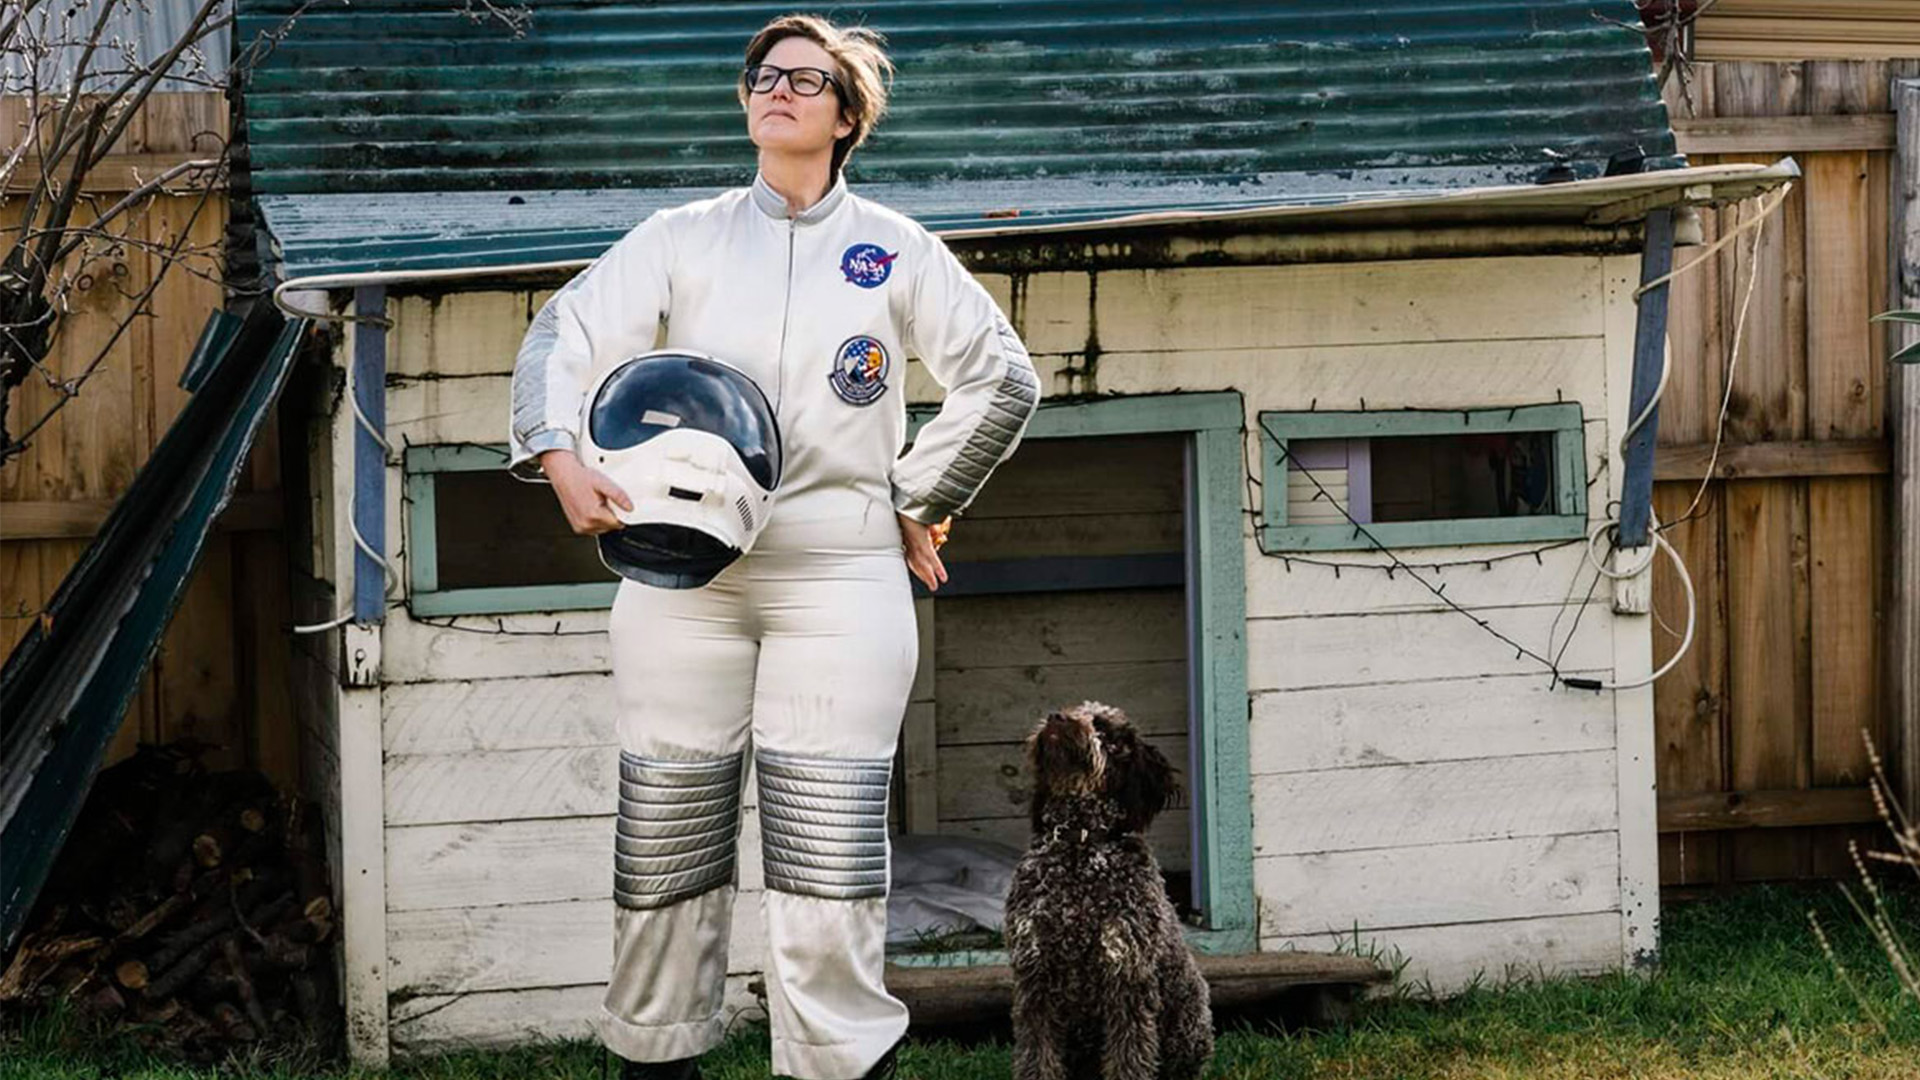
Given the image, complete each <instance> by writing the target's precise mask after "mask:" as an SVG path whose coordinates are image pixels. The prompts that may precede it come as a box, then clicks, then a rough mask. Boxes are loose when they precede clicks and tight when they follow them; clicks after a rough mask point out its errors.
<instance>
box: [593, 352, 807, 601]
mask: <svg viewBox="0 0 1920 1080" xmlns="http://www.w3.org/2000/svg"><path fill="white" fill-rule="evenodd" d="M580 429H581V430H580V456H581V459H582V460H583V461H584V462H585V463H586V464H587V465H589V466H591V467H593V468H595V469H598V470H600V471H601V472H603V473H605V474H606V475H607V477H608V478H609V479H611V480H612V481H613V482H614V483H616V484H618V485H620V487H621V489H622V490H624V491H625V492H626V493H627V498H628V499H629V500H630V501H631V502H632V503H633V509H631V510H622V509H620V508H619V507H618V506H615V507H614V508H613V509H614V513H615V515H616V516H618V517H619V518H620V520H621V522H622V523H623V525H622V527H621V528H619V529H615V530H613V531H612V532H607V533H602V534H600V537H599V540H600V561H601V562H604V563H605V564H606V565H607V569H609V570H612V571H613V572H614V573H617V574H619V575H620V576H621V577H624V578H628V579H630V580H632V581H638V582H642V583H644V584H647V585H653V586H657V587H659V588H663V589H697V588H699V587H701V586H703V585H705V584H706V583H707V582H709V581H712V580H713V578H714V576H715V575H716V574H718V573H720V571H722V570H724V569H726V568H727V567H728V566H729V565H731V564H732V563H733V561H734V560H735V559H738V558H739V557H740V556H741V555H743V554H745V553H746V552H748V551H750V550H752V548H753V542H754V540H755V538H757V537H758V536H759V535H760V530H761V529H763V528H765V527H766V523H767V515H768V512H769V510H770V509H771V507H772V503H773V493H774V491H775V490H776V489H777V488H778V487H779V486H780V466H781V452H780V427H779V424H778V423H777V421H776V420H775V419H774V415H773V408H772V406H770V405H768V404H767V396H766V394H765V393H763V392H762V391H761V390H760V387H759V386H758V385H757V384H756V383H755V382H754V381H753V380H752V379H750V378H748V377H747V375H746V373H745V372H742V371H741V370H740V369H739V368H737V367H734V366H733V365H731V364H728V363H726V362H724V361H721V360H716V359H714V358H713V357H711V356H705V355H703V354H701V353H696V352H689V351H686V350H684V349H665V350H659V351H655V352H647V353H642V354H640V355H638V356H634V357H630V358H628V359H626V360H623V361H621V362H619V363H617V364H614V365H613V366H612V367H610V368H609V369H608V370H607V371H606V372H605V373H603V374H602V375H601V376H600V377H599V378H598V379H596V380H594V383H593V387H592V389H591V391H590V392H589V393H588V394H587V397H586V401H585V404H584V406H583V409H582V413H581V425H580Z"/></svg>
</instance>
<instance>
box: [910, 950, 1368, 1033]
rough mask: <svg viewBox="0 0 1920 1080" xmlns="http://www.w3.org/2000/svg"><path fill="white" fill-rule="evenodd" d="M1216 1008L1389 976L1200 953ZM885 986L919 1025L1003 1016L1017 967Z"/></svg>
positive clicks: (950, 971) (1344, 960) (936, 971)
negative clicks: (1288, 991)
mask: <svg viewBox="0 0 1920 1080" xmlns="http://www.w3.org/2000/svg"><path fill="white" fill-rule="evenodd" d="M1198 960H1199V962H1200V974H1201V975H1203V976H1205V978H1206V980H1207V988H1208V991H1209V996H1210V997H1211V999H1212V1003H1213V1005H1214V1007H1216V1008H1219V1007H1223V1006H1235V1005H1247V1004H1251V1003H1253V1002H1257V1001H1261V1000H1263V999H1265V998H1268V997H1271V996H1273V995H1276V994H1278V993H1280V992H1281V991H1284V990H1290V989H1293V988H1296V987H1302V986H1326V987H1355V986H1369V985H1373V984H1375V983H1382V982H1386V981H1387V980H1388V979H1389V978H1391V975H1390V973H1389V972H1387V971H1386V970H1385V969H1384V968H1382V967H1380V965H1378V964H1376V963H1374V962H1373V961H1371V960H1364V959H1361V958H1360V957H1356V956H1344V955H1339V954H1335V953H1320V952H1295V951H1286V952H1267V953H1253V954H1250V955H1246V956H1201V957H1198ZM886 981H887V990H888V991H890V992H891V993H892V994H893V995H894V996H895V997H898V998H899V999H900V1000H902V1001H904V1002H906V1004H907V1009H908V1011H909V1012H910V1013H911V1014H912V1016H913V1019H914V1022H915V1023H918V1024H952V1023H962V1022H967V1021H978V1020H982V1019H986V1018H991V1017H999V1016H1005V1015H1007V1013H1008V1012H1009V1011H1010V1010H1011V1009H1012V1007H1013V969H1012V968H1011V967H1008V966H1006V965H1004V964H983V965H979V966H975V967H900V966H897V965H893V964H889V965H887V974H886Z"/></svg>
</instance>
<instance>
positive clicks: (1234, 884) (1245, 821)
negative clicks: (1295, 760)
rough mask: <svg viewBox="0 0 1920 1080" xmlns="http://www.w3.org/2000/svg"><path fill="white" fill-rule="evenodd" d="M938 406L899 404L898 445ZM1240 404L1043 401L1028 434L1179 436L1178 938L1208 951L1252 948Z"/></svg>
mask: <svg viewBox="0 0 1920 1080" xmlns="http://www.w3.org/2000/svg"><path fill="white" fill-rule="evenodd" d="M936 411H937V406H912V407H910V408H909V409H908V415H907V419H908V438H910V439H911V438H913V437H914V436H915V435H917V434H918V432H919V430H920V427H921V426H922V425H923V424H925V423H926V422H927V421H928V420H930V419H931V418H932V417H933V415H934V413H935V412H936ZM1246 415H1247V414H1246V405H1245V402H1244V400H1243V399H1242V398H1241V396H1240V394H1239V393H1237V392H1234V391H1214V392H1203V393H1186V394H1156V395H1148V396H1141V397H1122V398H1106V399H1102V400H1098V401H1087V402H1073V403H1063V404H1050V403H1043V404H1042V405H1041V407H1040V409H1039V411H1038V412H1036V413H1035V414H1034V417H1033V420H1032V422H1031V423H1029V424H1028V426H1027V433H1026V435H1025V438H1027V439H1070V438H1077V437H1086V436H1097V435H1153V434H1184V435H1186V436H1188V439H1187V481H1188V482H1187V515H1186V516H1187V545H1186V547H1187V574H1188V581H1187V605H1188V612H1189V615H1188V628H1189V643H1188V656H1189V661H1190V663H1189V670H1190V671H1191V672H1192V673H1193V674H1192V678H1191V680H1190V684H1189V693H1190V694H1191V695H1192V705H1191V712H1192V715H1193V721H1194V724H1195V728H1196V730H1194V731H1193V732H1192V734H1191V737H1190V743H1189V745H1190V746H1191V747H1193V751H1192V752H1193V753H1194V754H1195V757H1194V759H1193V760H1192V761H1190V762H1189V770H1188V771H1189V772H1190V773H1191V775H1190V776H1188V777H1187V786H1188V788H1189V792H1188V794H1189V797H1190V799H1191V808H1192V810H1193V811H1194V815H1195V818H1196V819H1197V820H1196V824H1195V826H1194V834H1193V841H1194V850H1193V866H1194V871H1195V874H1196V876H1197V877H1198V879H1199V889H1198V893H1199V896H1198V899H1199V901H1200V904H1199V906H1200V909H1201V913H1202V916H1203V917H1204V919H1205V925H1204V926H1200V927H1187V928H1186V935H1187V940H1188V942H1189V943H1190V944H1192V945H1193V946H1194V948H1196V949H1198V950H1200V951H1202V952H1209V953H1221V954H1243V953H1251V952H1254V951H1256V950H1257V948H1258V928H1257V927H1256V926H1255V905H1254V893H1253V795H1252V791H1253V780H1252V777H1251V775H1250V773H1249V765H1248V745H1247V742H1248V726H1249V723H1250V716H1249V706H1248V701H1247V576H1246V574H1247V571H1246V557H1247V549H1246V539H1245V537H1246V532H1245V522H1244V521H1243V519H1242V518H1243V514H1244V512H1245V502H1244V499H1245V495H1244V490H1245V485H1246V472H1245V466H1244V458H1243V456H1242V455H1243V450H1244V447H1245V445H1246V444H1245V439H1246ZM887 960H888V962H889V963H894V964H903V965H910V966H953V967H962V966H967V965H971V964H1004V963H1006V962H1007V961H1006V955H1005V953H1004V952H1000V951H998V950H968V951H963V952H946V953H903V954H895V955H890V956H889V957H888V958H887Z"/></svg>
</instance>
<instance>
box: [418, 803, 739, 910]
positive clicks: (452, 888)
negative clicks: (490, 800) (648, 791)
mask: <svg viewBox="0 0 1920 1080" xmlns="http://www.w3.org/2000/svg"><path fill="white" fill-rule="evenodd" d="M614 826H615V819H614V817H613V816H612V815H606V814H602V815H595V816H593V817H578V818H545V819H540V820H532V821H478V822H466V823H461V824H457V825H409V826H400V827H395V828H389V829H388V830H387V831H386V843H387V909H388V910H389V911H423V910H428V909H432V908H450V907H484V906H490V905H505V904H542V903H551V902H554V901H561V900H606V901H608V902H609V903H611V902H612V900H613V838H614ZM738 852H739V866H740V872H739V877H738V883H739V885H740V887H741V888H742V889H745V890H753V889H758V888H761V887H762V883H763V882H764V881H765V875H764V872H763V871H764V867H763V865H762V862H761V853H760V817H759V813H758V811H757V809H756V808H754V807H752V806H747V807H743V808H742V812H741V819H740V838H739V841H738Z"/></svg>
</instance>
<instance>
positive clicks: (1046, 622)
mask: <svg viewBox="0 0 1920 1080" xmlns="http://www.w3.org/2000/svg"><path fill="white" fill-rule="evenodd" d="M939 604H940V618H939V620H938V622H937V623H936V625H935V634H934V637H935V652H936V655H937V656H938V657H939V669H940V671H941V675H940V678H941V679H942V680H943V681H944V680H945V678H946V676H945V672H947V671H949V670H955V669H963V668H978V667H1016V666H1026V665H1034V664H1091V663H1116V662H1122V661H1141V662H1144V661H1155V660H1180V659H1183V658H1184V657H1185V656H1186V653H1187V642H1186V633H1187V630H1186V605H1185V603H1184V599H1183V595H1182V590H1180V589H1177V588H1156V589H1111V590H1103V591H1098V592H1082V593H1047V594H1039V595H1029V594H1018V593H1016V594H1008V595H1003V596H966V597H954V598H952V599H948V600H942V601H940V602H939Z"/></svg>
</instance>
